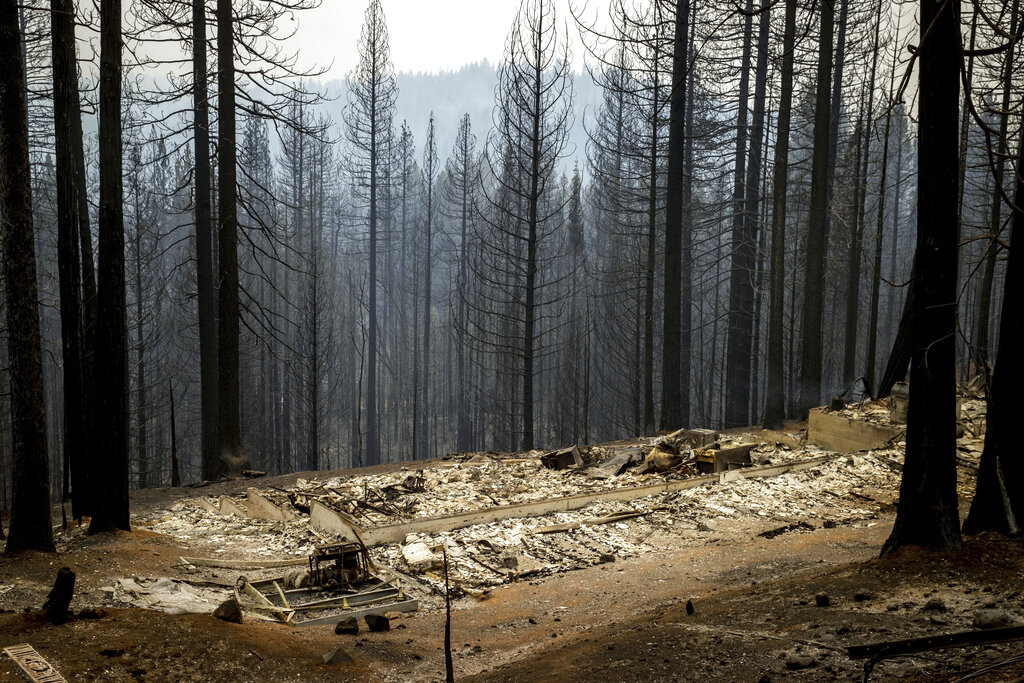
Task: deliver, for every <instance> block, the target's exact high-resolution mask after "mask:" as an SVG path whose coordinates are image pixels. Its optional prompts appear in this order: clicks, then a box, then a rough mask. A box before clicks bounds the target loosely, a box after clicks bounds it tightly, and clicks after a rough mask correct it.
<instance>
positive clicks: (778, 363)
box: [764, 0, 796, 429]
mask: <svg viewBox="0 0 1024 683" xmlns="http://www.w3.org/2000/svg"><path fill="white" fill-rule="evenodd" d="M765 12H766V13H767V10H765ZM795 40H796V0H786V25H785V29H784V33H783V39H782V83H781V91H780V94H779V121H778V133H777V134H776V138H775V174H774V178H773V181H772V191H773V195H772V247H771V248H772V253H771V294H770V295H769V303H768V360H767V365H768V367H767V378H766V384H765V399H766V404H765V411H764V427H765V429H778V428H779V427H781V426H782V421H783V418H784V417H785V414H786V406H785V398H784V394H783V387H784V384H783V383H784V379H783V362H784V354H785V349H784V340H783V322H784V321H783V312H784V306H785V302H784V298H785V287H786V278H785V263H786V181H787V179H788V177H789V124H790V117H791V112H792V104H793V45H794V42H795Z"/></svg>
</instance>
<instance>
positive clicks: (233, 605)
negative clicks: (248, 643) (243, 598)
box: [213, 598, 242, 624]
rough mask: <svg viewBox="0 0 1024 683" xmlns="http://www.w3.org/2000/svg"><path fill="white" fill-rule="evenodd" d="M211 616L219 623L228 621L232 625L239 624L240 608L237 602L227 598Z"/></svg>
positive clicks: (240, 621) (240, 619)
mask: <svg viewBox="0 0 1024 683" xmlns="http://www.w3.org/2000/svg"><path fill="white" fill-rule="evenodd" d="M213 616H215V617H217V618H218V619H220V620H221V621H229V622H231V623H232V624H241V623H242V606H241V605H239V604H238V600H235V599H234V598H228V599H227V600H225V601H224V602H222V603H220V605H218V607H217V609H215V610H213Z"/></svg>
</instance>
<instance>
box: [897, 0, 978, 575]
mask: <svg viewBox="0 0 1024 683" xmlns="http://www.w3.org/2000/svg"><path fill="white" fill-rule="evenodd" d="M958 7H959V6H958V5H957V4H956V3H953V2H943V3H937V2H933V1H932V0H922V1H921V42H920V45H919V47H918V50H917V56H918V61H919V64H920V71H919V74H920V94H919V103H920V104H919V129H920V132H919V136H920V139H919V143H918V168H919V169H920V170H919V178H918V200H917V216H918V217H917V251H916V256H915V260H916V263H915V267H914V275H913V278H914V282H913V285H912V286H913V287H914V288H915V290H914V291H915V298H914V303H913V306H914V307H915V309H916V310H915V311H914V318H915V319H916V321H917V323H916V325H915V327H916V330H915V333H914V335H913V342H912V349H913V350H912V354H911V361H910V406H909V409H908V414H907V450H906V462H905V465H904V468H903V478H902V481H901V482H900V502H899V506H898V508H897V512H896V522H895V524H894V525H893V530H892V534H891V535H890V536H889V538H888V540H886V542H885V545H884V546H883V547H882V555H888V554H890V553H892V552H893V551H895V550H897V549H898V548H900V547H902V546H906V545H919V546H924V547H926V548H929V549H932V550H940V551H941V550H957V549H959V548H960V547H961V544H962V541H961V537H960V517H959V512H958V508H957V492H956V431H955V430H956V414H955V412H956V411H955V408H956V378H955V374H954V371H955V367H954V352H955V349H954V335H955V329H956V272H957V267H956V258H957V254H956V252H957V173H958V171H957V157H958V155H959V150H958V138H959V136H958V130H957V129H958V119H959V98H960V61H959V60H960V49H959V48H960V43H959V40H960V35H959V26H960V21H959V9H958Z"/></svg>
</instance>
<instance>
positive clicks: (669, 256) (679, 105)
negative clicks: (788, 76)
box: [661, 0, 690, 429]
mask: <svg viewBox="0 0 1024 683" xmlns="http://www.w3.org/2000/svg"><path fill="white" fill-rule="evenodd" d="M689 16H690V2H689V0H677V2H676V18H675V36H674V37H673V40H672V92H671V93H670V94H669V115H668V158H667V163H668V167H667V175H666V192H667V194H666V197H665V301H664V307H665V312H664V318H663V321H662V322H663V325H662V335H663V341H662V358H661V428H662V429H678V428H680V427H685V426H686V423H685V422H684V421H683V406H682V392H683V391H684V387H683V384H682V381H681V372H680V360H681V353H682V351H681V343H680V342H681V337H682V334H683V332H682V322H681V321H682V306H683V301H682V278H683V272H682V271H683V264H682V262H683V231H686V230H689V226H687V225H684V224H683V183H684V182H685V180H684V176H685V170H686V169H685V164H686V151H685V146H686V130H685V122H686V70H687V66H688V65H687V52H686V41H687V38H688V34H689V27H688V23H689V21H688V20H689ZM686 306H687V307H689V301H687V302H686ZM687 334H689V330H687ZM686 390H688V388H686Z"/></svg>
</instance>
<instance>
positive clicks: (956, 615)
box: [0, 395, 1024, 681]
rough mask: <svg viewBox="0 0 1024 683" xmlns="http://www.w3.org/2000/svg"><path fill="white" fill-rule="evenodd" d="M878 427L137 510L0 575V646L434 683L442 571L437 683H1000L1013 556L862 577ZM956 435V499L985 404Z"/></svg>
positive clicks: (856, 413)
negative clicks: (57, 615) (50, 600)
mask: <svg viewBox="0 0 1024 683" xmlns="http://www.w3.org/2000/svg"><path fill="white" fill-rule="evenodd" d="M890 413H891V411H890V408H889V406H888V404H887V403H886V402H880V401H879V402H864V403H857V404H851V405H848V406H844V407H843V408H842V409H839V410H831V409H819V410H817V411H815V412H814V413H812V415H811V419H810V421H809V423H793V424H790V425H788V426H787V428H786V429H784V430H780V431H764V430H759V431H744V430H732V431H729V432H726V433H720V432H715V431H713V430H680V431H678V432H674V433H671V434H666V435H663V436H659V437H653V438H644V439H635V440H627V441H620V442H615V443H609V444H602V445H594V446H577V447H570V448H566V449H562V450H556V451H547V452H542V451H530V452H522V453H499V452H488V453H465V454H452V455H450V456H448V457H446V458H443V459H435V460H432V461H425V462H415V463H404V464H403V463H396V464H392V465H385V466H378V467H374V468H363V469H354V470H344V471H334V472H318V473H302V474H297V475H287V476H278V477H256V478H246V479H237V480H231V481H222V482H219V483H211V484H207V485H202V486H192V487H184V488H177V489H150V490H145V491H139V492H137V493H136V495H135V498H134V500H133V510H134V513H133V516H132V531H130V532H117V533H115V534H104V535H89V534H87V533H86V529H85V528H84V527H81V526H78V525H76V524H74V523H72V524H71V525H70V526H69V528H67V529H60V528H58V529H56V530H55V532H54V533H55V539H56V543H57V551H58V552H57V554H56V555H49V554H43V553H34V552H33V553H25V554H20V555H17V556H13V557H9V556H5V557H4V558H3V559H0V568H2V574H0V576H3V577H4V578H3V581H2V583H0V608H2V610H3V612H2V613H0V638H2V642H3V644H4V646H5V647H6V646H8V645H10V644H14V643H24V644H28V645H30V646H32V647H33V648H34V650H35V652H36V653H38V654H39V655H40V656H41V657H43V658H44V659H45V661H46V662H48V663H49V664H50V665H52V666H53V667H54V669H55V670H56V671H57V672H59V673H60V674H61V675H63V676H64V677H65V679H66V680H100V679H103V680H154V681H157V680H193V679H195V678H196V677H211V676H212V677H214V678H218V679H220V680H252V681H261V680H296V681H298V680H337V679H338V677H346V678H353V679H364V680H394V681H401V680H444V675H445V674H444V663H443V659H444V656H443V633H444V616H445V599H444V598H445V594H446V580H445V558H446V559H447V592H448V595H449V596H450V600H451V633H452V636H451V638H452V641H451V642H452V655H453V662H454V673H455V674H456V675H457V678H458V679H459V680H469V679H472V680H475V679H480V680H491V679H494V680H498V679H501V680H647V679H651V678H653V679H654V680H708V681H712V680H788V679H793V680H861V678H862V677H863V675H864V671H865V669H864V663H865V659H864V658H863V657H862V656H861V653H858V650H857V648H858V647H861V648H862V646H872V645H876V644H879V643H881V644H883V645H881V646H879V648H880V649H878V651H882V650H884V649H885V647H890V648H892V647H893V645H892V642H893V641H903V640H907V639H915V638H928V637H931V638H935V639H936V642H935V643H926V644H925V645H924V646H921V645H920V644H918V645H915V646H911V651H910V652H909V653H905V652H903V651H896V650H892V651H893V653H894V656H892V657H888V658H885V657H883V658H880V659H879V661H878V662H877V663H872V670H871V675H872V676H875V677H877V679H878V680H888V679H894V678H899V679H907V680H961V678H962V676H964V675H966V674H968V673H970V672H975V671H980V670H982V669H983V668H984V667H987V666H993V671H992V673H990V674H985V675H986V676H989V677H988V678H984V677H982V678H979V679H975V680H1004V677H1005V676H1006V675H1007V672H1013V671H1017V672H1018V675H1019V672H1021V671H1024V669H1022V668H1021V667H1020V664H1019V663H1018V664H1015V663H1014V661H1016V660H1015V659H1014V658H1015V656H1016V653H1018V652H1019V651H1020V648H1021V644H1020V641H1019V640H1017V641H1016V642H1014V640H1013V637H1014V632H1018V633H1016V637H1020V636H1021V634H1020V633H1019V631H1020V629H1019V628H1015V627H1017V626H1018V625H1019V624H1020V623H1021V620H1022V617H1024V593H1022V589H1024V586H1022V585H1021V580H1020V576H1021V571H1022V570H1024V552H1021V550H1022V549H1021V544H1020V543H1016V542H1014V541H1013V540H1012V539H1011V540H1005V539H1003V538H996V537H993V538H987V537H979V538H975V539H972V540H971V541H969V542H968V544H967V547H966V548H965V550H964V551H962V553H961V555H966V556H967V557H966V559H965V558H964V557H955V556H953V555H941V554H940V555H935V554H932V553H922V551H919V550H915V549H913V548H909V549H905V550H903V551H900V553H899V554H898V555H897V556H895V557H894V556H890V557H888V558H885V559H882V560H878V559H874V558H875V557H876V556H877V554H878V551H879V547H880V545H881V543H882V541H883V540H884V539H885V537H886V535H887V534H888V533H889V530H890V529H891V525H892V521H893V516H894V505H895V504H896V502H897V501H896V498H897V496H898V486H899V480H900V476H901V471H902V469H903V463H904V448H905V441H904V439H905V434H904V431H905V425H903V424H900V423H897V422H892V421H891V420H890ZM959 425H960V429H959V431H960V434H961V436H960V438H959V439H958V442H957V445H958V456H957V458H958V475H959V482H960V483H959V486H960V497H961V499H962V500H964V501H966V500H967V499H968V497H969V494H970V492H971V491H973V489H974V481H973V478H974V476H975V474H976V472H977V467H978V461H979V457H980V452H981V443H982V440H983V438H984V429H985V403H984V401H983V400H981V399H980V398H977V397H974V396H971V395H965V396H963V397H962V398H961V420H960V422H959ZM843 440H845V441H843ZM858 441H859V442H858ZM838 442H843V443H845V445H844V446H842V447H840V446H837V445H836V444H837V443H838ZM855 446H860V447H859V448H857V447H855ZM65 565H66V566H68V567H70V568H71V569H72V570H73V571H74V572H75V574H76V581H75V584H74V593H73V597H71V601H70V606H69V610H68V613H67V616H66V620H63V622H62V623H55V622H54V621H52V620H51V618H50V617H49V616H48V615H47V613H46V612H45V611H41V608H42V606H43V603H44V602H45V601H46V600H47V596H48V594H50V591H51V585H52V584H53V581H54V578H55V577H56V575H57V570H58V569H59V568H60V567H61V566H65ZM58 621H61V620H58ZM1007 632H1010V635H1009V636H1007V638H1008V639H1010V642H999V640H1000V639H999V638H993V637H991V636H992V634H1000V633H1007ZM956 634H960V636H959V637H961V638H964V637H967V638H968V641H965V642H959V641H955V638H954V642H952V644H953V645H958V647H956V648H952V649H950V648H949V647H944V646H948V645H949V644H950V643H948V642H946V641H943V640H942V638H947V639H949V638H950V637H951V635H952V636H956ZM964 634H968V635H967V636H965V635H964ZM969 634H975V637H979V636H978V635H977V634H982V636H980V637H981V638H982V640H981V641H980V644H974V643H972V642H970V640H969V638H970V636H969ZM986 639H987V640H986ZM989 640H991V641H993V642H988V641H989ZM886 643H888V644H889V645H885V644H886ZM914 647H919V649H918V650H914V649H913V648H914ZM862 649H863V648H862ZM870 652H871V654H872V655H873V654H876V652H875V651H874V650H870ZM0 673H2V674H3V675H4V676H5V677H7V678H10V679H11V680H17V677H18V675H19V673H18V669H17V667H16V664H15V662H14V659H13V658H5V659H4V660H2V661H0ZM5 680H6V679H5Z"/></svg>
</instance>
